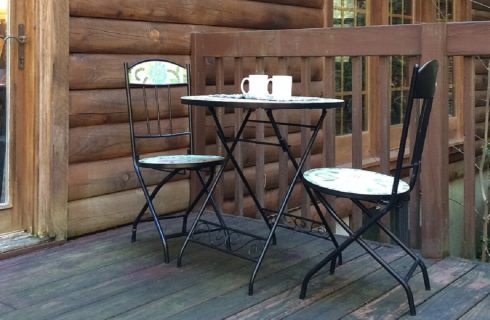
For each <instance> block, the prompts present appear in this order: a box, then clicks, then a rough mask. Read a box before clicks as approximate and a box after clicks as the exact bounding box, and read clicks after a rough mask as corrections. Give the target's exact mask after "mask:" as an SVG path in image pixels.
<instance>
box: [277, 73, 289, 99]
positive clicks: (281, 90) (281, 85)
mask: <svg viewBox="0 0 490 320" xmlns="http://www.w3.org/2000/svg"><path fill="white" fill-rule="evenodd" d="M292 91H293V77H291V76H272V98H273V99H274V100H289V99H291V95H292Z"/></svg>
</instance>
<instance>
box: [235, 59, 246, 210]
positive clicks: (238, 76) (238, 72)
mask: <svg viewBox="0 0 490 320" xmlns="http://www.w3.org/2000/svg"><path fill="white" fill-rule="evenodd" d="M234 64H235V74H234V84H235V92H240V83H241V81H242V78H243V59H242V58H235V61H234ZM242 118H243V110H242V109H240V108H236V109H235V110H234V131H235V134H236V133H237V131H238V128H239V126H240V123H241V122H242ZM234 156H235V158H236V161H237V163H238V165H239V166H240V168H243V145H242V144H241V143H239V144H238V145H237V146H236V148H235V152H234ZM243 189H244V186H243V183H242V181H241V180H240V176H239V175H238V173H236V172H235V199H234V201H235V212H236V213H237V214H239V215H240V216H243V196H244V195H243Z"/></svg>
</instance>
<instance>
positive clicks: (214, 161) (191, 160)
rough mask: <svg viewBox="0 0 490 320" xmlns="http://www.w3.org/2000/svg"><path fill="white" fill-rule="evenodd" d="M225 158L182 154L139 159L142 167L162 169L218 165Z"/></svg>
mask: <svg viewBox="0 0 490 320" xmlns="http://www.w3.org/2000/svg"><path fill="white" fill-rule="evenodd" d="M223 160H224V158H223V157H221V156H213V155H198V154H182V155H168V156H167V155H164V156H155V157H148V158H143V159H140V160H139V164H140V166H141V167H145V168H161V169H190V168H194V167H209V166H216V165H219V164H221V163H222V162H223Z"/></svg>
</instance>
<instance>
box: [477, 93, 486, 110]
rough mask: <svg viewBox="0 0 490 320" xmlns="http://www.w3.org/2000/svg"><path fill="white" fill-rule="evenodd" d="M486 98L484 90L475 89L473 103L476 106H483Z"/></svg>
mask: <svg viewBox="0 0 490 320" xmlns="http://www.w3.org/2000/svg"><path fill="white" fill-rule="evenodd" d="M486 99H487V91H486V90H478V91H475V105H476V106H477V107H482V106H484V105H485V101H486Z"/></svg>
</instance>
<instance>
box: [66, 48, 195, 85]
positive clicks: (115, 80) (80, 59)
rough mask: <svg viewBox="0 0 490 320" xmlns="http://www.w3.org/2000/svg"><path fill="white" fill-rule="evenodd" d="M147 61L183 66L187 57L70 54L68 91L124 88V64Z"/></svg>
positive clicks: (186, 61)
mask: <svg viewBox="0 0 490 320" xmlns="http://www.w3.org/2000/svg"><path fill="white" fill-rule="evenodd" d="M147 59H166V60H170V61H173V62H175V63H178V64H181V65H185V64H189V63H190V57H189V56H188V55H145V54H141V55H129V54H76V53H75V54H71V55H70V61H69V63H70V69H69V81H70V89H71V90H73V89H109V88H124V87H125V81H124V69H123V64H124V62H128V63H129V64H132V63H135V62H137V61H140V60H147Z"/></svg>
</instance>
